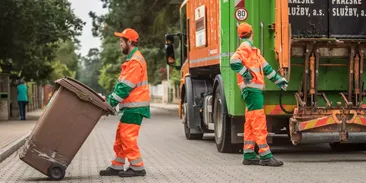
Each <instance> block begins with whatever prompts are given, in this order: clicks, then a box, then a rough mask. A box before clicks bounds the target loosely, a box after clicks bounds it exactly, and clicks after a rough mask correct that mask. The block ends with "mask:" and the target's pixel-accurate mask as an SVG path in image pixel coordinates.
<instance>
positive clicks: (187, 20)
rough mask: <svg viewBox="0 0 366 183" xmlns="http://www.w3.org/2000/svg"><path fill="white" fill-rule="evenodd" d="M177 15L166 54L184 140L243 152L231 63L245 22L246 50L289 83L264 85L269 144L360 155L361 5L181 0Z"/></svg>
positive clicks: (355, 0)
mask: <svg viewBox="0 0 366 183" xmlns="http://www.w3.org/2000/svg"><path fill="white" fill-rule="evenodd" d="M179 13H180V31H179V32H172V33H167V34H166V35H165V41H166V43H165V52H166V62H167V64H168V65H170V66H171V67H174V68H176V69H178V70H180V78H181V80H180V97H181V98H180V105H179V106H180V107H179V116H180V118H181V119H182V121H183V126H184V133H185V136H186V138H187V139H189V140H194V139H195V140H199V139H202V138H203V135H204V134H205V133H211V134H212V133H214V135H215V143H216V146H217V150H218V151H219V152H222V153H231V152H236V151H240V149H242V145H243V128H244V123H245V103H244V101H243V99H242V97H241V91H240V89H239V87H238V85H237V74H236V73H235V72H234V71H232V69H231V68H230V57H231V56H232V55H233V53H234V52H235V50H236V49H237V47H238V46H239V45H240V44H241V40H240V39H239V38H238V36H237V35H238V34H237V26H238V25H239V24H240V23H241V22H247V23H249V24H251V25H252V27H253V31H254V45H255V46H256V47H257V48H259V49H260V51H261V54H262V55H263V56H264V58H265V59H266V61H267V62H268V63H269V64H270V65H272V67H273V68H274V69H276V70H277V71H278V72H279V73H280V75H281V76H283V77H285V78H286V79H287V80H288V81H289V85H288V88H287V90H286V91H283V90H281V89H279V88H278V87H277V86H276V85H275V84H273V83H272V82H270V81H269V80H266V88H265V91H264V102H265V107H264V109H265V113H266V116H267V128H268V137H267V138H268V142H269V143H275V142H276V139H281V138H285V139H288V142H292V144H294V145H298V144H323V143H325V144H329V145H330V147H331V148H332V149H334V150H346V151H348V150H355V148H360V147H362V148H361V149H364V148H365V147H366V146H365V143H366V113H365V109H366V106H365V104H364V102H365V98H364V96H365V94H366V93H365V90H364V87H365V86H364V80H365V78H366V76H365V75H363V69H364V67H365V66H364V61H365V47H366V0H185V1H184V2H183V3H182V4H181V6H180V9H179ZM176 56H177V57H176Z"/></svg>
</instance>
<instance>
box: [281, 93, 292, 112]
mask: <svg viewBox="0 0 366 183" xmlns="http://www.w3.org/2000/svg"><path fill="white" fill-rule="evenodd" d="M282 95H283V89H281V92H280V107H281V110H282V111H283V112H285V113H286V114H293V113H294V111H287V110H286V109H285V108H284V107H283V105H282Z"/></svg>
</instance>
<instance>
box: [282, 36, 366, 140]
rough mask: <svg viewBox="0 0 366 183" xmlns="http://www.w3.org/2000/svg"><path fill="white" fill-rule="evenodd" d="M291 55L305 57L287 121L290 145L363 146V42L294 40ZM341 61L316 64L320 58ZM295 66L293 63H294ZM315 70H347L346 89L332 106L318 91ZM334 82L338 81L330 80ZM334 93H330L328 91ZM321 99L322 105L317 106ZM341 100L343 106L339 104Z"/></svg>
mask: <svg viewBox="0 0 366 183" xmlns="http://www.w3.org/2000/svg"><path fill="white" fill-rule="evenodd" d="M292 47H293V49H292V56H293V57H303V58H305V60H304V64H301V65H302V66H304V76H303V81H302V83H301V84H300V89H299V91H298V92H297V93H296V94H295V98H296V102H297V107H296V109H295V110H294V113H293V116H292V118H291V119H290V123H289V126H290V136H291V141H292V143H293V144H295V145H296V144H302V143H338V142H341V143H366V113H365V111H366V109H365V108H364V106H363V97H364V96H365V95H366V93H365V92H364V89H363V86H364V82H363V79H362V78H363V67H364V55H365V47H366V41H365V40H344V41H339V40H335V39H294V40H293V43H292ZM326 57H328V58H345V57H348V59H349V62H348V64H336V63H326V64H320V58H326ZM294 65H295V64H294ZM319 67H348V68H349V69H348V90H347V91H346V92H341V91H340V93H339V97H340V98H339V99H340V100H339V101H337V103H336V104H335V105H334V104H333V103H332V102H330V100H329V99H328V98H327V95H326V93H327V91H323V92H322V91H319V87H318V83H319V82H318V81H319V80H320V79H322V78H319ZM332 79H334V80H337V79H338V78H332ZM332 92H333V93H334V91H332ZM319 99H323V100H324V103H325V106H320V105H319ZM340 101H343V104H342V102H340Z"/></svg>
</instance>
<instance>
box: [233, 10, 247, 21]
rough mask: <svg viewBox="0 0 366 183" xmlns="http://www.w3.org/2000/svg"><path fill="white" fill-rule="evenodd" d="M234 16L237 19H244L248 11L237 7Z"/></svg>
mask: <svg viewBox="0 0 366 183" xmlns="http://www.w3.org/2000/svg"><path fill="white" fill-rule="evenodd" d="M235 18H236V20H238V21H244V20H246V19H247V18H248V11H247V10H246V9H244V8H239V9H237V10H236V11H235Z"/></svg>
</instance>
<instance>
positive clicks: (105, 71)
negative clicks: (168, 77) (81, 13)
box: [89, 0, 179, 90]
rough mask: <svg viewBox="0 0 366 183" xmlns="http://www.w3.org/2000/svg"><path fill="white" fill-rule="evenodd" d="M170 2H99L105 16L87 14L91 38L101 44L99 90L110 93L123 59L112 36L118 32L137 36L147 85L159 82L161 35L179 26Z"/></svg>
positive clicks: (168, 0) (127, 0) (174, 8)
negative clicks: (129, 31)
mask: <svg viewBox="0 0 366 183" xmlns="http://www.w3.org/2000/svg"><path fill="white" fill-rule="evenodd" d="M170 1H171V0H153V1H152V0H140V1H131V0H102V2H103V3H104V5H103V6H104V7H105V8H108V9H109V13H108V14H106V15H103V16H97V15H96V14H95V13H93V12H90V13H89V15H90V16H91V17H92V19H93V29H92V31H93V35H94V36H100V37H101V38H102V40H103V45H102V47H103V51H102V52H101V60H102V63H103V65H104V67H103V68H102V70H101V78H100V80H99V83H100V84H101V85H102V86H103V88H105V89H106V90H111V89H112V87H113V83H115V81H116V79H117V77H118V73H119V72H120V68H121V64H122V62H123V59H125V56H122V53H121V49H120V47H119V39H118V38H116V37H114V34H113V32H117V31H118V32H121V31H122V30H123V29H125V28H128V27H129V28H133V29H135V30H136V31H137V32H138V33H139V35H140V43H139V44H140V46H139V49H140V51H141V52H142V54H143V55H144V57H145V59H146V61H147V65H148V77H149V82H150V83H152V84H157V83H159V82H161V74H160V68H163V67H165V53H164V43H165V34H166V33H168V32H169V31H170V30H171V28H172V27H177V25H178V22H179V21H178V20H179V11H178V10H179V9H178V8H179V5H177V4H173V5H172V4H170ZM147 5H148V6H147Z"/></svg>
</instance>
